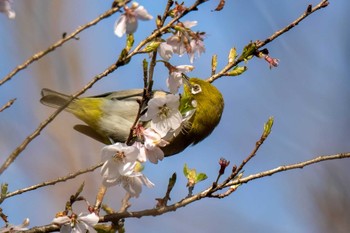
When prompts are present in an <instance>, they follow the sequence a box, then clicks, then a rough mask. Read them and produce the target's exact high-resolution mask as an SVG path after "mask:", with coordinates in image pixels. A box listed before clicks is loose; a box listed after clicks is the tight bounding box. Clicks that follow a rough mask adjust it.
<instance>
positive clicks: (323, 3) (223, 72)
mask: <svg viewBox="0 0 350 233" xmlns="http://www.w3.org/2000/svg"><path fill="white" fill-rule="evenodd" d="M328 4H329V2H328V0H322V1H321V2H320V3H319V4H317V5H316V6H315V7H314V8H312V9H311V10H310V9H309V7H308V9H307V10H306V11H305V12H304V13H303V14H302V15H301V16H300V17H299V18H297V19H296V20H294V21H293V22H292V23H290V24H289V25H288V26H286V27H284V28H283V29H281V30H279V31H277V32H275V33H273V34H272V35H271V36H270V37H268V38H267V39H265V40H263V41H258V42H257V43H256V50H259V49H260V48H262V47H263V46H265V45H266V44H268V43H270V42H272V41H273V40H275V39H276V38H278V37H279V36H281V35H283V34H284V33H286V32H288V31H289V30H290V29H292V28H294V27H295V26H297V25H298V24H299V23H300V22H301V21H303V20H304V19H305V18H306V17H308V16H309V15H311V14H312V13H314V12H315V11H318V10H320V9H322V8H324V7H326V6H328ZM243 61H244V59H237V60H235V61H233V62H230V63H228V64H227V65H226V66H225V67H224V68H223V69H222V70H221V71H220V72H218V73H216V74H214V75H212V76H211V77H209V78H208V79H207V81H208V82H210V83H212V82H214V81H215V80H216V79H219V78H220V77H222V76H225V75H226V73H227V72H228V71H229V70H230V69H232V68H233V67H235V66H237V65H238V64H239V63H241V62H243Z"/></svg>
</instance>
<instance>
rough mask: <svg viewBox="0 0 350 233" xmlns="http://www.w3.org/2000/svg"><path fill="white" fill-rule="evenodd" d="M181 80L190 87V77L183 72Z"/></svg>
mask: <svg viewBox="0 0 350 233" xmlns="http://www.w3.org/2000/svg"><path fill="white" fill-rule="evenodd" d="M182 80H183V82H184V84H185V85H187V86H188V87H189V88H191V87H192V84H191V83H190V78H189V77H188V76H187V75H186V74H184V73H182Z"/></svg>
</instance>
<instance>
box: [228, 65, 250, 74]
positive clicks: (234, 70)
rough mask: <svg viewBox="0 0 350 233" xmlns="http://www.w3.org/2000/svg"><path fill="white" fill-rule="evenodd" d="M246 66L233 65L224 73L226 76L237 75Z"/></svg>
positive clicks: (242, 71)
mask: <svg viewBox="0 0 350 233" xmlns="http://www.w3.org/2000/svg"><path fill="white" fill-rule="evenodd" d="M247 69H248V67H246V66H235V67H234V68H233V69H232V70H231V71H229V72H227V73H226V74H225V75H227V76H238V75H241V74H243V73H244V72H245V71H246V70H247Z"/></svg>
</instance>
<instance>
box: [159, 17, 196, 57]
mask: <svg viewBox="0 0 350 233" xmlns="http://www.w3.org/2000/svg"><path fill="white" fill-rule="evenodd" d="M196 25H197V21H186V22H183V23H182V27H183V29H182V30H181V31H180V30H179V31H177V32H176V34H174V35H172V36H170V37H169V38H168V39H167V40H166V42H167V44H168V45H170V46H171V47H172V48H173V52H174V53H176V54H178V55H179V56H182V55H183V54H184V53H186V52H187V51H188V49H190V47H189V46H190V45H189V43H190V40H191V38H190V36H189V34H188V32H187V30H188V29H189V28H191V27H193V26H196Z"/></svg>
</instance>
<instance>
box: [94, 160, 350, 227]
mask: <svg viewBox="0 0 350 233" xmlns="http://www.w3.org/2000/svg"><path fill="white" fill-rule="evenodd" d="M344 158H350V153H341V154H335V155H324V156H319V157H316V158H314V159H311V160H307V161H304V162H300V163H295V164H291V165H285V166H280V167H277V168H274V169H271V170H268V171H264V172H260V173H256V174H252V175H249V176H247V177H244V178H241V179H237V180H234V181H232V182H230V183H228V184H226V186H225V187H231V186H233V185H240V184H243V183H248V182H250V181H252V180H255V179H260V178H263V177H266V176H272V175H274V174H277V173H279V172H283V171H288V170H293V169H299V168H304V167H306V166H309V165H311V164H315V163H319V162H323V161H327V160H334V159H344ZM222 188H224V187H222ZM211 189H212V187H209V188H207V189H206V190H204V191H202V192H200V193H198V194H196V195H193V196H191V197H187V198H185V199H183V200H181V201H179V202H177V203H175V204H173V205H170V206H165V207H161V208H156V209H146V210H142V211H134V212H124V213H113V214H108V215H105V216H102V217H100V222H109V221H117V220H119V219H122V218H141V217H143V216H157V215H162V214H164V213H167V212H170V211H175V210H177V209H179V208H181V207H185V206H187V205H188V204H191V203H192V202H195V201H199V200H201V199H203V198H206V197H210V196H208V193H209V192H210V191H211ZM229 194H232V192H229Z"/></svg>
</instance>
